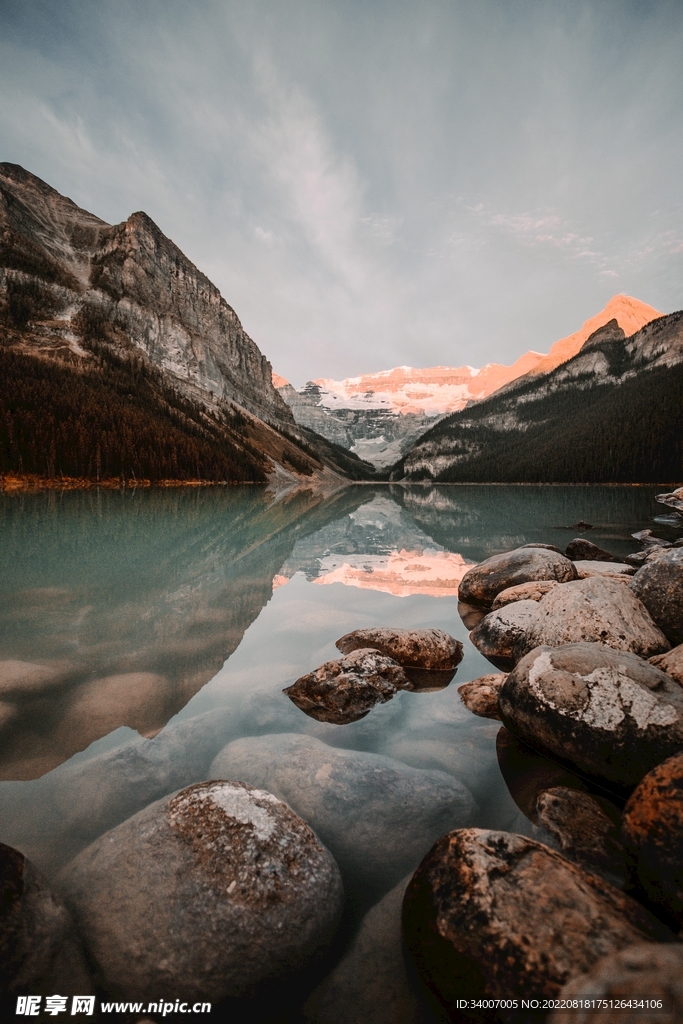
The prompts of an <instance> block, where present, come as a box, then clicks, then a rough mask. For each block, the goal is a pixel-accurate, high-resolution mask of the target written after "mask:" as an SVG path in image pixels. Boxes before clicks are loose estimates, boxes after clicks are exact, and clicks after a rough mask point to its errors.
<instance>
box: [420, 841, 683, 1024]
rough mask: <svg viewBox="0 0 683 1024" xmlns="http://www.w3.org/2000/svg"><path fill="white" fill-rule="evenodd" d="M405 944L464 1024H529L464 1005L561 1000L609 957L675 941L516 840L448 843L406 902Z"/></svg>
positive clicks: (574, 869)
mask: <svg viewBox="0 0 683 1024" xmlns="http://www.w3.org/2000/svg"><path fill="white" fill-rule="evenodd" d="M403 934H404V938H405V942H406V946H407V949H408V951H409V954H410V956H411V958H412V961H413V963H414V964H415V966H416V968H417V970H418V972H419V973H420V975H421V977H422V979H423V981H424V982H425V984H426V985H427V986H428V987H429V988H430V989H431V991H432V992H434V993H435V994H436V995H437V997H438V998H439V1000H440V1001H441V1003H442V1004H443V1005H444V1006H446V1007H447V1008H448V1009H449V1010H450V1011H451V1013H452V1014H453V1016H454V1019H463V1018H464V1019H474V1020H479V1021H482V1020H490V1021H494V1020H503V1021H515V1020H526V1019H528V1013H527V1012H526V1011H524V1010H523V1009H522V1008H521V1007H520V1006H519V1003H518V1007H517V1008H516V1009H515V1008H514V1007H513V1006H511V1005H510V1003H507V1005H506V1003H503V1005H502V1006H500V1007H499V1008H498V1009H491V1010H489V1011H488V1012H486V1011H485V1010H484V1011H482V1010H481V1009H476V1010H473V1011H469V1012H468V1010H467V1009H463V1008H461V1007H459V1006H458V1001H459V1000H462V999H468V998H469V999H482V998H484V999H494V1000H496V999H501V1000H505V1001H511V1000H515V999H516V1000H521V999H523V998H532V999H544V998H554V997H556V996H557V995H558V993H559V992H560V990H561V989H562V986H563V985H564V984H565V983H566V982H567V981H568V980H569V978H570V977H572V975H574V974H576V973H578V972H581V971H587V970H589V969H590V968H591V967H592V966H593V964H595V963H596V962H597V961H598V960H600V959H601V958H602V957H603V956H605V955H607V954H608V953H613V952H617V951H618V950H620V949H623V948H624V947H626V946H629V945H632V944H633V943H635V942H642V941H644V940H647V939H655V940H660V939H669V938H671V933H670V932H668V930H667V929H666V928H665V927H664V926H663V925H662V924H661V922H659V921H658V920H657V919H656V918H655V917H654V916H653V915H652V914H650V913H648V911H647V910H645V909H644V908H643V907H641V906H640V905H639V904H638V903H636V902H635V900H633V899H631V898H630V897H629V896H627V895H625V894H624V893H622V892H620V891H619V890H618V889H616V888H614V887H613V886H611V885H610V884H609V883H608V882H605V881H604V880H603V879H602V878H599V877H598V876H597V875H594V874H591V873H588V872H586V871H584V870H583V869H582V868H581V867H579V866H578V865H577V864H572V863H571V862H570V861H568V860H567V859H566V858H565V857H563V856H561V855H560V854H559V853H557V852H555V851H554V850H550V849H548V847H547V846H544V845H543V844H542V843H538V842H536V841H534V840H533V839H528V838H526V837H523V836H518V835H513V834H511V833H509V832H493V831H489V830H486V829H464V830H460V831H456V832H451V833H450V834H449V835H446V836H443V838H441V839H439V840H438V842H437V843H435V845H434V846H433V847H432V849H431V850H430V851H429V853H428V854H427V856H426V857H425V858H424V860H423V861H422V863H421V864H420V867H419V868H418V870H417V871H416V872H415V874H414V876H413V878H412V880H411V882H410V884H409V885H408V888H407V890H406V895H405V898H404V901H403Z"/></svg>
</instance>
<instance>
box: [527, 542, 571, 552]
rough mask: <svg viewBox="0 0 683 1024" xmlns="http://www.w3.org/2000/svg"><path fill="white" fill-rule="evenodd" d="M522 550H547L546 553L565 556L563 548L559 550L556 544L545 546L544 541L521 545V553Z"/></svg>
mask: <svg viewBox="0 0 683 1024" xmlns="http://www.w3.org/2000/svg"><path fill="white" fill-rule="evenodd" d="M520 548H522V549H523V548H545V550H546V551H556V552H557V553H558V555H563V554H564V551H563V550H562V548H558V547H557V546H556V545H555V544H545V543H543V541H532V542H531V543H530V544H520V545H519V548H518V549H517V550H518V551H519V549H520Z"/></svg>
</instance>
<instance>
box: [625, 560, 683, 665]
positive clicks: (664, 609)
mask: <svg viewBox="0 0 683 1024" xmlns="http://www.w3.org/2000/svg"><path fill="white" fill-rule="evenodd" d="M630 589H631V590H632V591H633V593H634V594H635V596H636V597H637V598H638V599H639V600H640V601H642V603H643V604H644V605H645V607H646V608H647V610H648V612H649V613H650V615H651V616H652V618H653V620H654V621H655V622H656V624H657V625H658V626H659V628H660V629H661V631H662V633H664V635H665V636H666V638H667V640H670V641H671V643H672V644H681V643H683V548H672V549H671V550H669V551H663V552H662V553H661V554H658V556H657V558H654V559H649V560H648V561H647V562H646V563H645V565H643V566H642V567H641V568H640V569H639V570H638V572H637V573H636V574H635V576H634V577H633V579H632V580H631V583H630ZM652 653H653V654H654V653H658V652H655V651H653V652H652Z"/></svg>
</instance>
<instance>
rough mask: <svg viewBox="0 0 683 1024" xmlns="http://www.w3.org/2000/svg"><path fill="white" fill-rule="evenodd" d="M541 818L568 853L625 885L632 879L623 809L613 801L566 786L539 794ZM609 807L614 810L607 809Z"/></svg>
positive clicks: (611, 879) (582, 863)
mask: <svg viewBox="0 0 683 1024" xmlns="http://www.w3.org/2000/svg"><path fill="white" fill-rule="evenodd" d="M537 809H538V821H539V824H540V825H542V826H543V827H544V828H546V829H547V830H548V832H550V833H551V834H552V835H553V836H555V838H556V839H557V841H558V844H559V848H560V850H561V851H562V853H563V854H564V855H565V857H569V859H570V860H574V861H576V862H577V863H579V864H581V865H582V867H584V868H587V869H588V870H589V871H595V872H596V873H597V874H599V875H602V877H603V878H605V879H606V880H607V881H608V882H611V883H612V885H616V886H618V887H619V888H621V887H622V886H623V885H625V884H626V882H627V880H628V869H627V866H626V854H625V851H624V847H623V845H622V842H621V839H620V836H619V818H620V815H619V811H618V809H617V808H616V807H615V805H614V804H613V803H611V801H609V800H606V799H604V798H599V797H595V796H592V795H591V794H590V793H584V792H581V791H580V790H578V789H570V788H568V787H566V786H555V787H553V788H552V789H547V790H545V791H544V792H543V793H541V794H540V796H539V797H538V804H537ZM606 810H609V812H610V813H606Z"/></svg>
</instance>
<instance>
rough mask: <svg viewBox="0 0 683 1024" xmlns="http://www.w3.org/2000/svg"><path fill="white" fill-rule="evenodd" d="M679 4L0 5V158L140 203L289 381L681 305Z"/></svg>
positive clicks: (474, 358) (96, 194)
mask: <svg viewBox="0 0 683 1024" xmlns="http://www.w3.org/2000/svg"><path fill="white" fill-rule="evenodd" d="M681 53H683V4H682V3H681V2H680V0H587V2H582V0H571V2H567V0H476V2H475V0H412V2H407V0H269V2H264V0H238V2H233V0H0V96H1V97H2V101H1V102H0V160H8V161H11V162H14V163H19V164H21V165H22V166H24V167H25V168H27V169H28V170H30V171H32V172H33V173H35V174H37V175H39V177H41V178H43V179H44V180H45V181H47V182H48V183H49V184H51V185H52V186H53V187H54V188H56V189H58V191H60V192H62V193H63V194H65V195H68V196H69V197H70V198H71V199H73V200H74V202H76V203H78V205H80V206H82V207H84V208H86V209H88V210H90V211H91V212H92V213H95V214H97V215H98V216H100V217H102V218H103V219H104V220H107V221H109V222H110V223H118V222H120V221H123V220H125V219H126V218H127V217H128V216H129V215H130V214H131V213H133V212H134V211H136V210H145V211H146V212H147V213H148V214H149V215H150V216H151V217H152V219H153V220H155V221H156V223H157V224H158V225H159V227H160V228H161V229H162V230H163V231H164V232H165V233H166V234H167V235H168V236H169V237H171V238H172V239H173V241H174V242H175V243H176V244H177V245H178V246H180V248H181V249H182V250H183V251H184V252H185V253H186V255H187V256H188V257H189V258H190V259H191V260H192V261H193V262H194V263H195V264H196V265H197V266H198V267H199V268H200V269H201V270H202V271H204V273H206V274H207V276H208V277H209V278H210V279H211V280H212V281H213V282H214V283H215V284H216V285H217V286H218V287H219V288H220V290H221V292H222V294H223V296H224V297H225V299H226V300H227V301H228V302H229V303H230V305H231V306H232V307H233V308H234V309H235V311H236V312H237V314H238V316H239V317H240V320H241V321H242V324H243V326H244V328H245V329H246V330H247V332H248V333H249V334H250V335H251V337H252V338H253V339H254V341H255V342H256V343H257V344H258V346H259V347H260V348H261V350H262V351H263V352H264V353H265V355H266V356H267V357H268V359H270V361H271V363H272V364H273V367H274V369H275V370H276V371H277V372H278V373H280V374H282V375H283V376H285V377H287V378H288V379H289V380H290V381H291V382H292V383H294V384H295V385H296V386H300V385H301V384H303V383H304V382H305V381H306V380H309V379H312V378H316V377H334V378H342V377H346V376H355V375H358V374H361V373H370V372H375V371H377V370H384V369H389V368H390V367H393V366H397V365H410V366H416V367H425V366H433V365H451V366H460V365H463V364H470V365H472V366H477V367H478V366H482V365H484V364H485V363H487V362H494V361H495V362H504V363H510V362H512V361H514V360H515V359H516V358H517V357H518V356H519V355H521V354H522V353H523V352H524V351H526V350H527V349H536V350H537V351H543V352H545V351H547V350H548V348H549V347H550V345H551V344H552V343H553V342H554V341H555V340H557V339H558V338H560V337H563V336H565V335H567V334H570V333H572V332H573V331H575V330H577V329H578V328H579V327H580V326H581V324H582V323H583V321H584V320H586V319H587V318H588V317H590V316H592V315H593V314H595V313H597V312H598V311H599V310H600V309H601V308H602V307H603V306H604V305H605V303H606V302H607V300H608V299H609V298H610V297H611V296H612V295H614V294H616V293H619V292H623V293H626V294H628V295H633V296H635V297H636V298H639V299H642V300H643V301H644V302H647V303H650V304H651V305H653V306H655V307H656V308H657V309H659V310H661V311H662V312H671V311H673V310H676V309H680V308H682V307H683V188H682V187H681V181H682V180H683V179H682V177H681V168H682V167H683V61H682V60H681Z"/></svg>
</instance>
